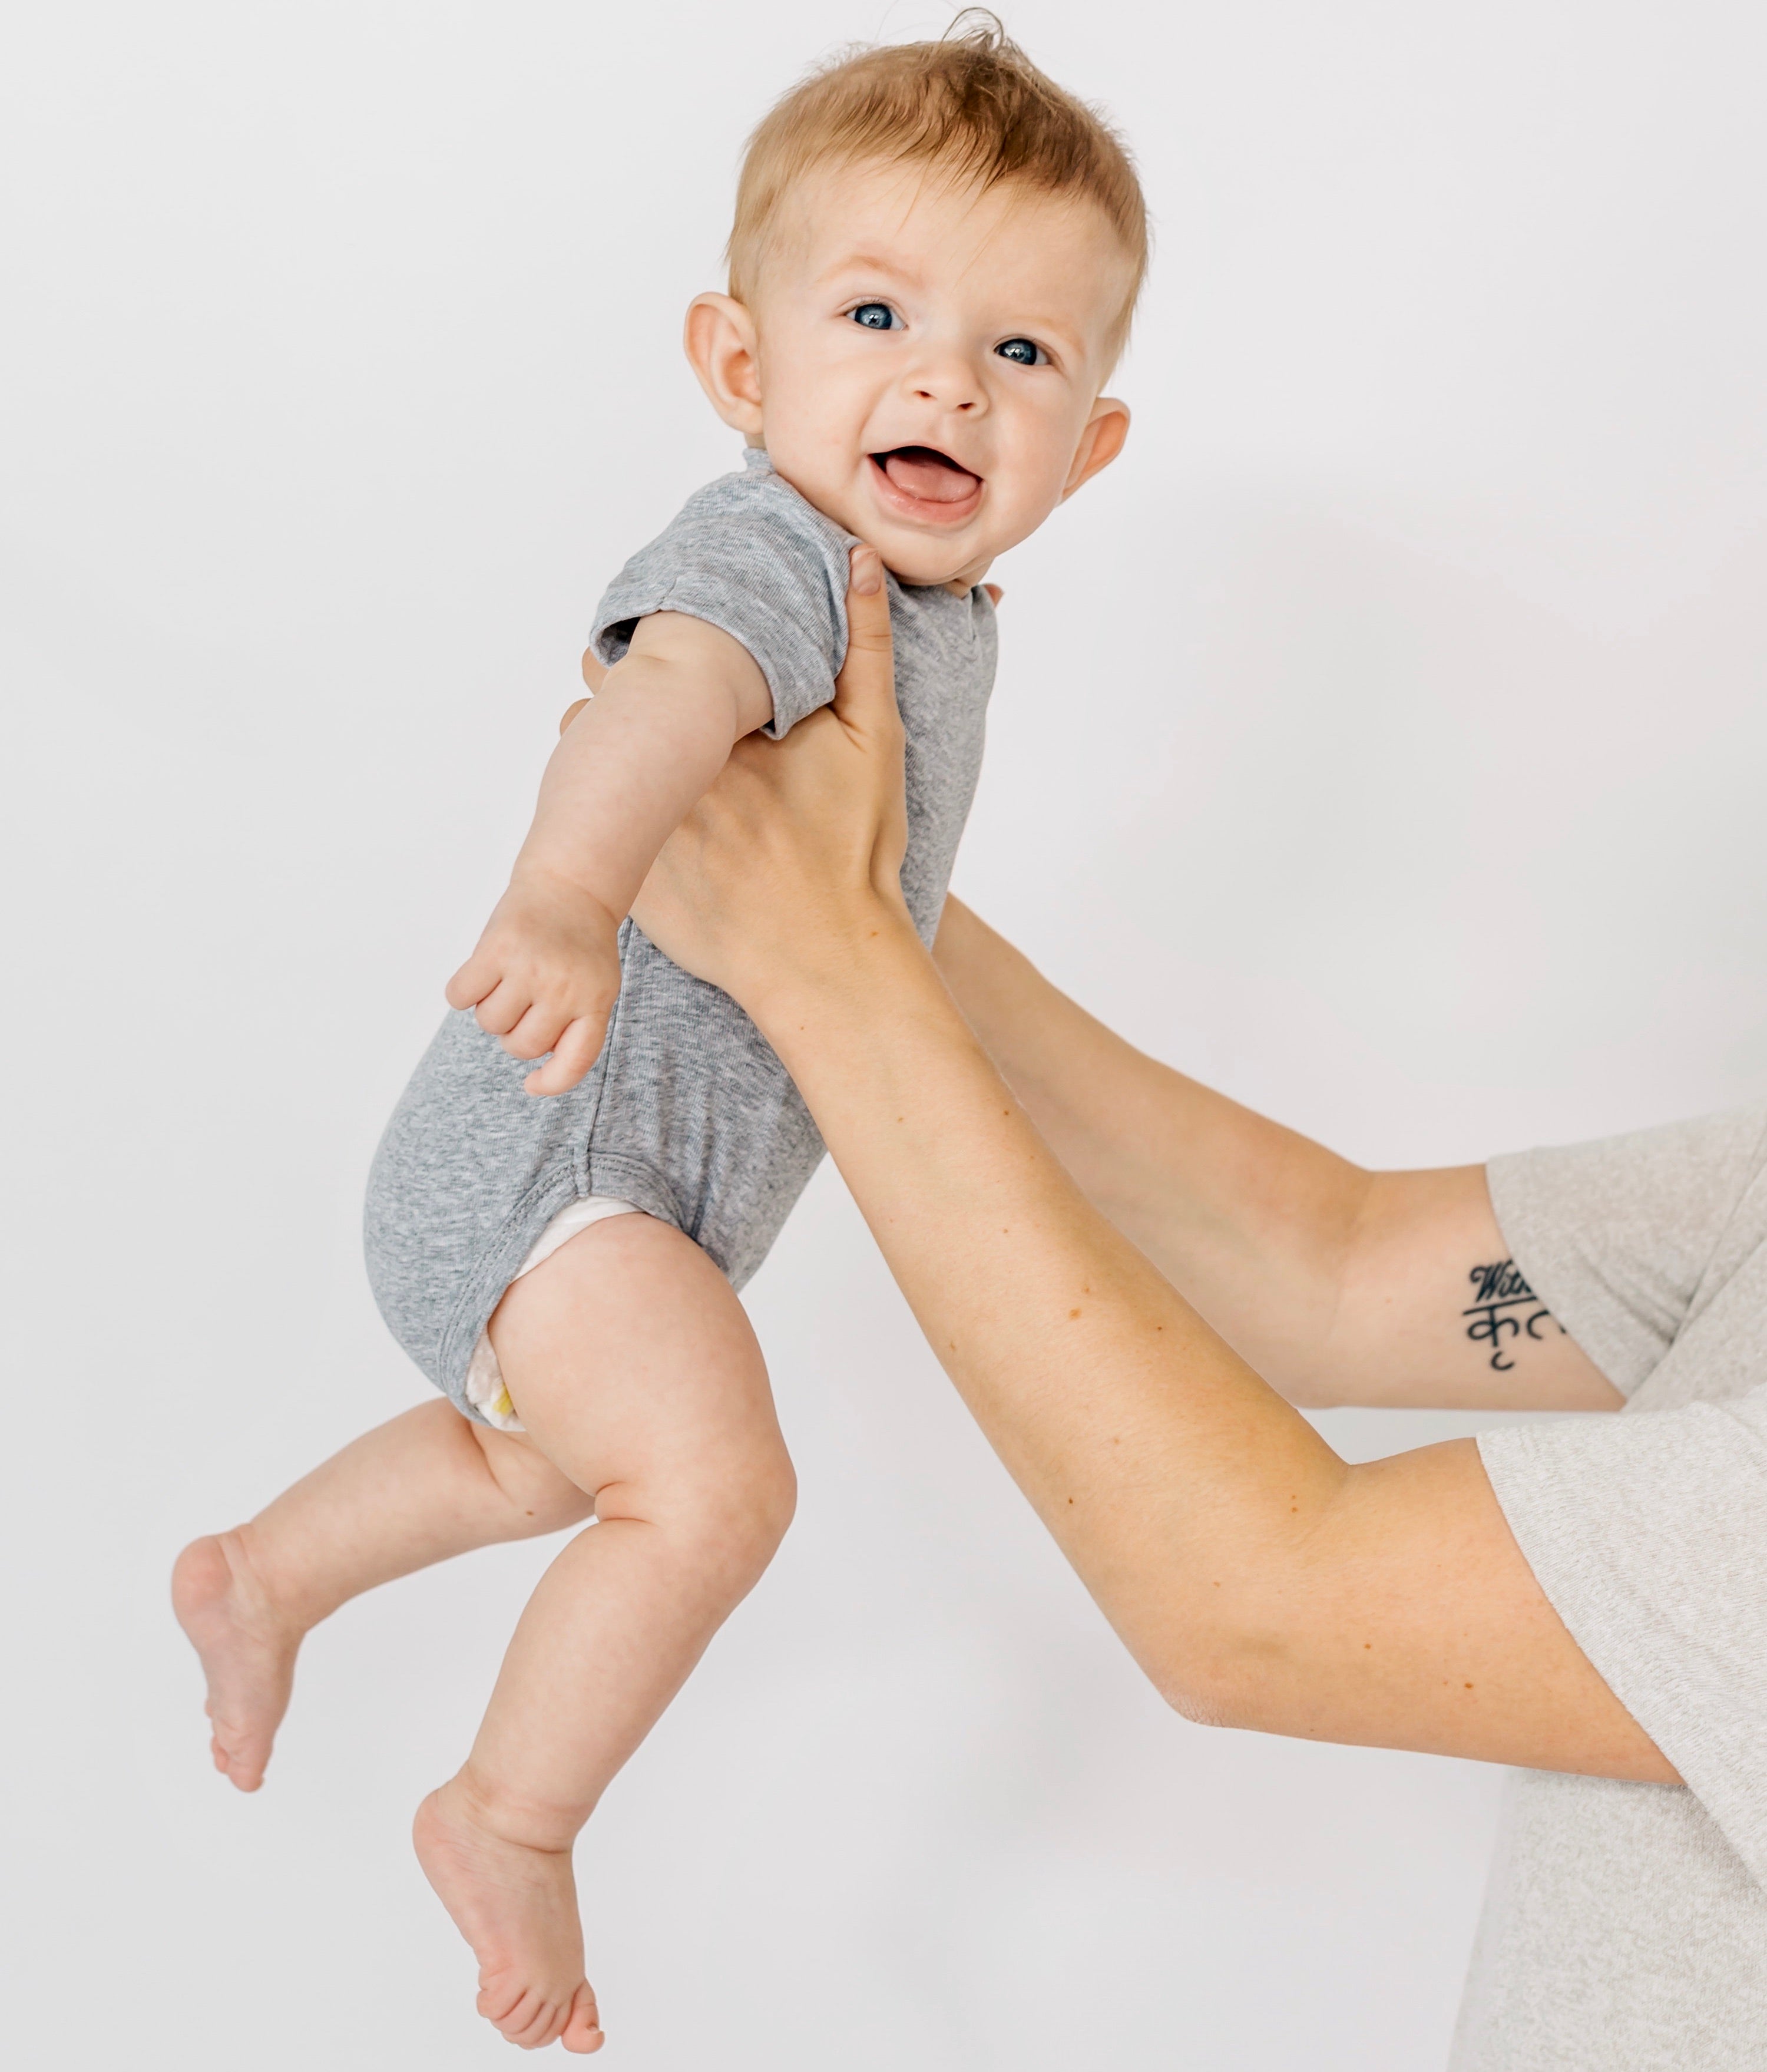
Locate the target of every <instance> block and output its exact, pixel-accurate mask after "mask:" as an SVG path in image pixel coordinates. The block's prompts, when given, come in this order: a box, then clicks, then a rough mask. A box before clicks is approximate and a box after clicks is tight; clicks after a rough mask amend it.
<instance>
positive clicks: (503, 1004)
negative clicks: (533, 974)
mask: <svg viewBox="0 0 1767 2072" xmlns="http://www.w3.org/2000/svg"><path fill="white" fill-rule="evenodd" d="M533 1004H534V991H533V988H532V986H531V985H512V984H511V983H510V981H509V980H507V979H503V980H500V981H499V983H498V984H497V985H495V986H493V987H492V989H491V991H490V992H489V993H487V994H486V996H485V997H484V998H483V1000H481V1001H479V1011H478V1013H476V1014H475V1017H473V1018H474V1019H475V1021H476V1022H478V1024H479V1027H480V1028H481V1029H483V1030H484V1032H485V1034H487V1036H507V1034H509V1032H510V1030H512V1029H513V1028H514V1027H515V1026H516V1023H517V1022H520V1020H521V1018H522V1017H523V1016H524V1014H526V1013H527V1012H528V1009H529V1008H530V1007H532V1005H533ZM536 1054H537V1053H536Z"/></svg>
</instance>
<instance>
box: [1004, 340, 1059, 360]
mask: <svg viewBox="0 0 1767 2072" xmlns="http://www.w3.org/2000/svg"><path fill="white" fill-rule="evenodd" d="M994 350H995V352H997V353H998V354H999V355H1000V356H1001V359H1002V360H1011V362H1012V363H1013V366H1015V367H1041V366H1042V365H1043V364H1045V362H1046V360H1048V358H1049V355H1048V354H1047V353H1046V352H1044V350H1043V348H1042V346H1040V345H1035V344H1033V343H1032V342H1031V340H1030V339H1028V338H1008V339H1001V343H999V344H998V345H997V346H996V347H994Z"/></svg>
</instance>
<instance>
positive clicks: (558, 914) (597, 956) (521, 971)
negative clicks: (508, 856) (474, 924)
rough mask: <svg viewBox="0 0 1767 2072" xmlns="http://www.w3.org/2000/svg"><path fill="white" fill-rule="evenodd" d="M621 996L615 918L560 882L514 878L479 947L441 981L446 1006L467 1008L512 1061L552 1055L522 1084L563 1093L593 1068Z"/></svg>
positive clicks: (538, 1091)
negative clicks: (445, 981)
mask: <svg viewBox="0 0 1767 2072" xmlns="http://www.w3.org/2000/svg"><path fill="white" fill-rule="evenodd" d="M618 994H619V923H618V920H617V919H615V918H614V915H612V914H610V912H609V911H608V910H607V909H606V906H603V905H602V902H601V901H600V900H598V898H595V897H594V894H592V893H590V892H586V891H585V890H583V888H582V886H580V885H573V883H571V882H570V881H569V879H568V878H553V877H541V876H537V875H532V874H527V875H523V876H521V877H518V878H516V879H514V880H513V881H512V882H511V885H510V887H509V890H507V892H506V893H505V894H503V898H501V899H499V901H498V902H497V905H496V908H495V911H494V912H493V913H492V915H491V919H489V920H488V921H487V923H485V932H484V933H483V935H481V936H480V937H479V947H478V948H476V949H475V951H474V952H473V953H472V955H471V956H470V957H468V958H467V960H466V962H465V963H464V964H462V966H461V967H460V968H459V970H458V971H457V972H455V973H454V976H453V977H452V978H451V979H450V980H449V981H448V1005H450V1007H475V1008H477V1009H478V1010H479V1012H478V1015H477V1017H476V1019H477V1021H478V1023H479V1027H480V1028H481V1029H483V1030H484V1031H485V1032H486V1033H487V1034H488V1035H491V1036H499V1037H501V1038H502V1039H503V1048H504V1049H505V1050H507V1052H508V1053H509V1054H510V1056H511V1057H512V1058H543V1057H545V1055H546V1053H547V1052H548V1051H549V1050H550V1051H551V1052H552V1056H551V1057H550V1058H549V1059H547V1061H546V1063H544V1065H542V1066H541V1067H540V1069H539V1071H536V1072H530V1073H529V1074H528V1077H527V1078H526V1079H524V1081H523V1082H522V1083H523V1085H524V1087H526V1088H527V1090H528V1092H529V1093H531V1094H562V1093H568V1092H569V1090H570V1089H571V1087H573V1086H575V1085H576V1083H577V1081H578V1080H579V1079H581V1077H582V1076H583V1075H584V1073H585V1072H586V1071H588V1070H589V1068H590V1066H591V1065H593V1064H594V1062H595V1059H596V1058H597V1056H598V1054H599V1052H600V1050H601V1047H602V1038H603V1037H604V1036H605V1035H606V1033H607V1017H608V1015H609V1014H610V1013H611V1012H612V1009H613V1005H614V1001H615V999H616V998H618Z"/></svg>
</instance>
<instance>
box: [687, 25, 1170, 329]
mask: <svg viewBox="0 0 1767 2072" xmlns="http://www.w3.org/2000/svg"><path fill="white" fill-rule="evenodd" d="M868 161H869V162H876V163H879V164H883V165H891V166H917V165H918V166H929V167H933V168H936V169H937V170H938V171H941V172H943V173H944V174H946V175H947V176H948V177H950V178H951V179H953V180H955V181H956V182H959V183H964V184H968V183H975V184H976V185H977V186H979V187H981V188H983V189H984V191H985V190H986V189H988V188H989V187H998V186H1001V185H1002V184H1003V183H1021V184H1022V185H1024V186H1025V187H1029V188H1031V189H1033V190H1034V191H1037V192H1038V193H1042V194H1047V195H1061V196H1070V195H1071V196H1074V197H1075V198H1078V199H1085V200H1087V201H1090V202H1092V203H1095V205H1096V206H1097V207H1098V208H1099V209H1100V210H1102V211H1103V214H1104V216H1105V217H1106V219H1107V220H1108V221H1109V223H1110V224H1111V226H1112V228H1113V229H1114V230H1115V231H1116V234H1117V236H1118V238H1119V239H1120V240H1121V243H1122V246H1123V250H1124V256H1125V257H1127V258H1128V261H1129V263H1130V266H1131V269H1132V278H1131V281H1130V285H1129V290H1128V294H1127V295H1126V296H1125V297H1124V305H1123V309H1122V311H1121V314H1120V316H1119V318H1118V320H1117V327H1116V343H1118V344H1119V345H1120V344H1121V343H1122V340H1123V338H1124V336H1125V335H1127V333H1128V327H1129V321H1130V319H1131V318H1132V315H1133V314H1134V310H1135V305H1136V301H1137V299H1138V298H1139V297H1140V292H1141V282H1142V278H1143V276H1144V274H1145V273H1146V271H1147V261H1148V242H1149V239H1148V220H1147V204H1146V203H1145V202H1144V199H1143V198H1142V194H1141V183H1140V181H1139V180H1138V179H1136V172H1135V166H1134V163H1133V162H1132V159H1131V158H1130V157H1129V154H1128V148H1127V146H1125V145H1124V142H1123V141H1122V139H1121V138H1120V137H1119V136H1118V135H1117V134H1116V131H1115V129H1112V126H1111V125H1110V124H1109V122H1107V121H1106V120H1105V118H1104V117H1103V115H1101V114H1100V113H1099V112H1098V111H1097V110H1096V109H1092V108H1089V107H1088V106H1087V105H1086V103H1085V102H1084V101H1077V100H1076V99H1075V97H1074V96H1073V95H1072V94H1070V93H1065V92H1064V91H1063V90H1062V88H1060V87H1058V85H1057V84H1055V82H1054V80H1052V79H1050V78H1049V77H1047V76H1046V75H1045V74H1044V73H1042V72H1039V71H1038V68H1037V67H1036V66H1035V65H1033V64H1032V63H1031V61H1030V60H1029V58H1028V57H1026V56H1025V53H1024V52H1023V51H1021V49H1020V48H1019V47H1018V46H1017V43H1013V41H1012V40H1011V39H1010V38H1009V36H1008V35H1007V34H1006V32H1005V29H1004V28H1003V27H1002V26H1001V23H1000V22H999V20H998V19H997V17H996V16H994V15H992V14H988V12H987V11H986V10H984V9H981V8H969V9H966V10H965V11H964V13H963V14H960V15H959V16H958V18H957V19H956V20H955V22H954V23H952V25H951V29H950V31H948V32H947V34H946V35H944V36H943V38H942V39H940V40H939V42H937V43H886V44H882V45H878V46H873V47H865V46H861V47H857V48H849V49H848V50H847V51H844V52H842V53H841V54H840V56H837V57H836V58H834V59H832V60H831V61H830V62H829V63H828V64H824V65H822V66H820V67H818V68H817V69H816V71H814V72H812V73H810V74H809V76H807V78H805V79H803V80H801V81H800V82H799V84H797V85H796V86H795V87H793V88H792V89H791V92H790V93H787V94H786V95H785V96H784V97H783V98H782V99H780V100H779V101H776V102H775V104H774V105H773V106H772V107H771V108H770V109H769V110H768V111H767V113H766V116H765V117H763V118H762V121H761V122H760V124H759V125H758V127H757V128H756V129H755V130H754V134H753V135H752V136H750V138H749V141H748V145H747V147H746V150H745V151H744V154H743V158H742V176H741V178H740V179H739V180H738V183H737V192H736V220H735V224H734V228H732V230H731V232H730V241H729V246H728V247H727V248H726V253H725V256H726V257H727V258H728V260H729V269H730V293H731V294H733V295H734V296H735V297H736V298H737V300H738V302H746V301H748V300H749V299H750V297H751V296H752V294H753V293H754V287H755V285H756V282H757V279H758V276H759V273H760V270H761V261H762V257H763V256H764V254H765V253H766V245H767V240H768V236H769V234H770V232H771V230H772V228H773V226H774V224H775V220H776V219H777V216H778V214H779V207H780V203H782V201H783V199H784V198H785V196H786V195H787V193H788V192H789V191H790V190H791V188H792V187H794V186H795V184H796V183H797V182H798V181H799V180H800V179H802V178H803V175H805V174H806V173H807V172H809V171H812V169H813V168H815V167H816V166H824V165H830V164H846V165H852V164H855V163H862V162H868Z"/></svg>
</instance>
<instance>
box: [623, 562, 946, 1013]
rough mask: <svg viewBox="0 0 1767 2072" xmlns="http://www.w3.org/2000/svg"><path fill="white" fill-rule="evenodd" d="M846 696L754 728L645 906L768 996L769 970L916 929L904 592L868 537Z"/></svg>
mask: <svg viewBox="0 0 1767 2072" xmlns="http://www.w3.org/2000/svg"><path fill="white" fill-rule="evenodd" d="M847 628H848V638H847V660H846V664H845V666H844V668H843V669H842V670H841V672H840V676H839V678H838V680H836V685H835V697H834V703H833V704H832V705H828V706H826V707H824V709H823V710H822V711H820V712H819V713H812V715H811V717H809V718H808V719H806V720H803V721H800V722H799V724H798V725H797V726H795V727H794V728H793V729H792V730H791V733H790V734H788V735H787V738H785V740H783V741H780V742H775V741H769V740H767V739H766V738H763V737H762V736H761V735H758V734H751V735H750V736H749V737H748V738H746V740H743V741H741V742H738V744H737V746H736V747H735V749H734V750H733V751H732V753H731V755H730V759H729V763H727V764H726V765H725V768H724V771H723V774H722V775H721V776H720V777H719V778H718V779H717V782H716V783H714V784H713V786H712V787H711V789H710V790H709V791H708V792H707V793H706V794H705V796H704V797H703V798H702V799H701V800H700V802H699V804H697V806H696V807H695V808H693V810H692V812H690V813H689V814H688V816H687V818H686V819H685V820H684V821H683V822H682V824H681V825H680V828H678V829H677V830H676V833H675V834H674V835H672V837H670V839H669V841H668V843H667V844H666V845H664V849H663V851H662V853H661V854H660V856H659V857H657V859H656V861H655V864H654V865H652V866H651V874H650V876H649V877H648V878H647V879H646V880H645V882H644V886H643V890H642V891H641V892H640V893H639V897H638V899H637V901H636V902H635V905H634V906H633V908H632V914H633V918H634V919H635V920H636V921H637V923H638V924H639V927H641V928H642V929H643V931H644V932H645V934H646V935H648V936H649V937H650V939H651V941H652V942H654V943H655V944H656V945H657V947H658V948H660V950H662V951H663V952H664V954H665V955H666V956H669V957H671V958H672V959H673V960H674V961H675V962H676V964H680V965H681V966H682V967H683V968H684V969H686V970H688V971H690V972H692V973H694V975H695V976H697V977H699V978H703V979H706V980H709V981H710V982H711V983H712V984H713V985H717V986H721V988H722V989H724V991H725V992H726V993H729V995H730V996H731V997H732V998H733V999H735V1000H737V1001H740V1002H741V1003H742V1005H744V1006H745V1007H747V1008H748V1009H750V1011H751V1012H753V1011H754V1008H755V1005H756V1003H757V1001H758V1000H759V999H760V998H761V997H762V996H763V995H764V994H765V993H766V991H767V989H768V988H769V986H770V984H771V982H772V981H773V980H775V979H776V978H778V977H780V976H784V975H787V974H788V973H793V972H796V973H799V974H802V973H804V972H807V971H810V970H813V969H825V968H828V964H829V961H830V960H843V959H849V958H851V957H852V956H854V955H856V954H861V953H862V951H863V947H864V945H865V943H867V942H869V941H872V940H874V939H877V938H879V937H880V936H881V935H886V934H889V935H896V934H898V932H899V931H901V930H902V929H908V930H910V931H911V929H912V923H910V920H909V918H908V912H907V909H906V906H904V904H903V902H902V855H903V852H904V850H905V849H906V843H907V815H906V808H905V805H904V802H903V796H902V719H901V715H900V714H899V713H898V711H897V709H896V689H895V670H894V657H893V654H892V651H891V647H890V599H889V595H888V593H887V591H886V587H885V585H884V580H883V568H882V564H881V561H879V559H878V557H877V553H876V552H875V550H874V549H872V548H869V547H856V548H855V549H853V563H852V580H851V582H850V585H849V589H848V592H847Z"/></svg>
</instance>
